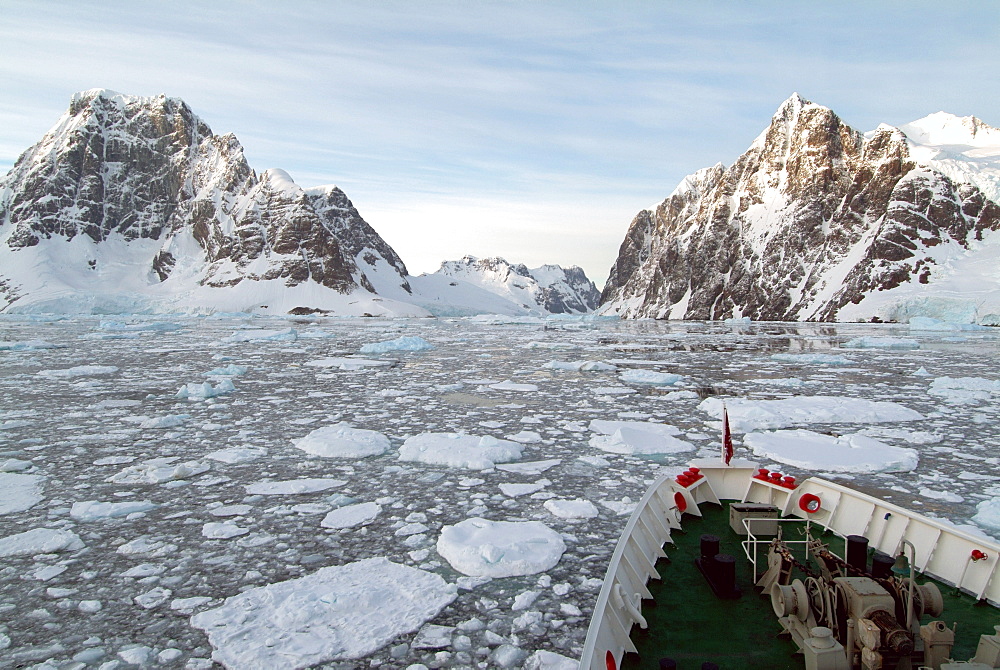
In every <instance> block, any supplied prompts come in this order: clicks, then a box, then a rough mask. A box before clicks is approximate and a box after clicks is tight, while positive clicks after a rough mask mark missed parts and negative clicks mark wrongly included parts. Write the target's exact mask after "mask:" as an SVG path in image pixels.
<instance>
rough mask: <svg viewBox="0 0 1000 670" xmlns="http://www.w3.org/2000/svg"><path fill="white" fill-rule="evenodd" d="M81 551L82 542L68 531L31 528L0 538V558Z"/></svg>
mask: <svg viewBox="0 0 1000 670" xmlns="http://www.w3.org/2000/svg"><path fill="white" fill-rule="evenodd" d="M77 549H83V541H82V540H81V539H80V538H79V537H78V536H77V534H76V533H74V532H73V531H70V530H56V529H54V528H32V529H31V530H27V531H25V532H23V533H18V534H16V535H8V536H7V537H3V538H0V557H3V556H31V555H33V554H52V553H55V552H57V551H76V550H77Z"/></svg>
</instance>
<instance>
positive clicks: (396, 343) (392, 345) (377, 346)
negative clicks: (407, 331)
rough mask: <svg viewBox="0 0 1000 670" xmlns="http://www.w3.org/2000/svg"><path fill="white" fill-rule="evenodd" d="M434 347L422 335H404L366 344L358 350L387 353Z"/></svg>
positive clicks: (426, 349)
mask: <svg viewBox="0 0 1000 670" xmlns="http://www.w3.org/2000/svg"><path fill="white" fill-rule="evenodd" d="M433 348H434V345H432V344H431V343H430V342H428V341H427V340H425V339H424V338H422V337H418V336H416V335H404V336H402V337H397V338H396V339H395V340H387V341H385V342H372V343H370V344H365V345H363V346H362V347H361V348H360V349H359V350H358V351H360V352H361V353H362V354H385V353H388V352H390V351H428V350H430V349H433Z"/></svg>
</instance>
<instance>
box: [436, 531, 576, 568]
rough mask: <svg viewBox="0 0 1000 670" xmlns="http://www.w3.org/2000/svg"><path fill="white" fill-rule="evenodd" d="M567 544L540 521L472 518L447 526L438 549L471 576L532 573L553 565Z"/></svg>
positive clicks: (560, 556) (442, 533)
mask: <svg viewBox="0 0 1000 670" xmlns="http://www.w3.org/2000/svg"><path fill="white" fill-rule="evenodd" d="M565 550H566V544H565V542H563V539H562V536H561V535H560V534H559V533H557V532H555V531H554V530H552V529H551V528H549V527H548V526H546V525H545V524H543V523H541V522H540V521H488V520H486V519H481V518H479V517H473V518H471V519H466V520H465V521H460V522H459V523H457V524H455V525H454V526H445V527H444V528H442V529H441V535H440V536H439V537H438V541H437V552H438V553H439V554H440V555H441V556H442V557H443V558H444V559H445V560H446V561H448V563H450V564H451V566H452V567H453V568H455V569H456V570H458V571H459V572H461V573H462V574H465V575H470V576H472V577H515V576H519V575H533V574H535V573H538V572H544V571H546V570H549V569H551V568H552V567H554V566H555V565H556V564H557V563H558V562H559V559H560V558H562V555H563V552H564V551H565Z"/></svg>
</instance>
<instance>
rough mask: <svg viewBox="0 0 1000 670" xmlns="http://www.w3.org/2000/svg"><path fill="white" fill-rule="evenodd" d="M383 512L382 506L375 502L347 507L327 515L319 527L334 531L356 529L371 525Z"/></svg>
mask: <svg viewBox="0 0 1000 670" xmlns="http://www.w3.org/2000/svg"><path fill="white" fill-rule="evenodd" d="M381 512H382V506H381V505H379V504H378V503H373V502H366V503H358V504H357V505H345V506H344V507H339V508H337V509H335V510H333V511H332V512H330V513H329V514H327V515H326V516H325V517H324V518H323V520H322V521H321V522H320V524H319V525H321V526H322V527H323V528H333V529H340V528H354V527H355V526H363V525H366V524H369V523H371V522H372V521H374V520H375V517H377V516H378V515H379V513H381Z"/></svg>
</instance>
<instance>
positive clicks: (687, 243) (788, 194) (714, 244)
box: [601, 95, 1000, 321]
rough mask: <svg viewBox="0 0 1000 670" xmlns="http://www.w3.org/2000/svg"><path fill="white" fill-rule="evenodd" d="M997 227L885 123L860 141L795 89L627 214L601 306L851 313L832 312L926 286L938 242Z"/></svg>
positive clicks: (969, 192) (829, 316)
mask: <svg viewBox="0 0 1000 670" xmlns="http://www.w3.org/2000/svg"><path fill="white" fill-rule="evenodd" d="M997 228H1000V206H998V205H997V204H996V203H995V202H993V201H991V200H989V199H988V198H986V197H985V196H984V194H983V193H982V192H981V191H980V190H979V189H978V188H976V187H975V186H973V185H971V184H962V183H955V182H953V181H952V180H951V179H949V178H948V177H947V176H945V175H944V174H942V173H941V172H939V171H936V170H934V169H931V168H930V167H926V166H924V165H920V164H918V162H916V161H914V160H913V159H912V158H911V155H910V150H909V147H908V144H907V138H906V136H905V135H904V134H903V133H902V132H901V131H899V130H898V129H895V128H891V127H889V126H884V125H883V126H880V127H879V129H878V130H876V131H875V132H873V133H871V134H870V135H869V136H868V137H865V136H863V135H862V134H860V133H858V132H857V131H855V130H853V129H851V128H850V127H849V126H847V125H846V124H844V123H843V122H842V121H841V120H840V118H838V117H837V115H836V114H834V113H833V112H832V111H831V110H829V109H827V108H825V107H821V106H819V105H815V104H812V103H810V102H807V101H805V100H802V99H801V98H799V97H798V96H797V95H795V96H793V97H791V98H790V99H789V100H787V101H786V102H785V103H784V104H782V106H781V107H780V108H779V109H778V112H777V113H776V114H775V116H774V118H773V119H772V121H771V124H770V126H769V127H768V128H767V130H766V131H765V132H764V133H762V134H761V135H760V136H759V137H758V138H757V139H756V140H755V141H754V143H753V145H752V146H751V147H750V149H749V150H747V152H746V153H745V154H743V155H742V156H741V157H740V158H739V159H738V160H737V161H736V163H735V164H734V165H732V166H731V167H729V168H724V167H723V166H721V165H716V166H715V167H713V168H708V169H705V170H701V171H699V172H698V173H696V174H694V175H692V176H690V177H688V178H687V179H685V181H684V182H683V183H682V184H681V185H680V186H679V187H678V188H677V189H676V190H675V191H674V193H673V194H672V195H671V196H670V197H669V198H667V199H666V200H664V201H663V202H662V203H661V204H660V205H659V206H658V207H657V208H656V210H655V211H650V210H647V211H643V212H640V213H639V214H638V215H637V216H636V218H635V219H634V220H633V222H632V224H631V226H630V227H629V230H628V233H627V234H626V237H625V240H624V242H623V243H622V245H621V249H620V251H619V256H618V259H617V261H616V262H615V265H614V267H613V268H612V269H611V273H610V277H609V280H608V283H607V285H606V286H605V288H604V291H603V293H602V296H601V303H602V307H601V311H602V312H604V313H618V314H620V315H621V316H624V317H654V318H675V319H679V318H683V319H724V318H729V317H734V316H749V317H751V318H753V319H754V320H782V321H785V320H817V321H829V320H837V319H838V317H840V318H843V316H844V312H845V311H850V312H851V318H857V317H858V316H859V313H858V312H857V310H854V311H851V310H844V308H845V306H851V305H855V304H857V303H860V302H862V301H863V300H864V299H865V298H866V297H868V296H870V295H872V294H873V293H876V292H880V291H889V290H892V289H894V288H896V287H898V286H900V285H901V284H903V283H912V282H916V283H925V284H927V283H933V282H934V280H935V278H936V276H937V275H938V274H940V273H941V272H942V270H943V268H942V267H941V264H942V262H943V260H942V259H943V256H942V254H941V253H939V252H940V251H941V250H942V249H945V248H947V249H962V250H965V249H968V248H969V245H970V244H972V243H974V242H975V241H978V240H981V239H982V237H983V234H984V232H985V231H992V230H996V229H997ZM936 247H937V249H935V248H936ZM871 316H875V314H874V313H873V314H871Z"/></svg>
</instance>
